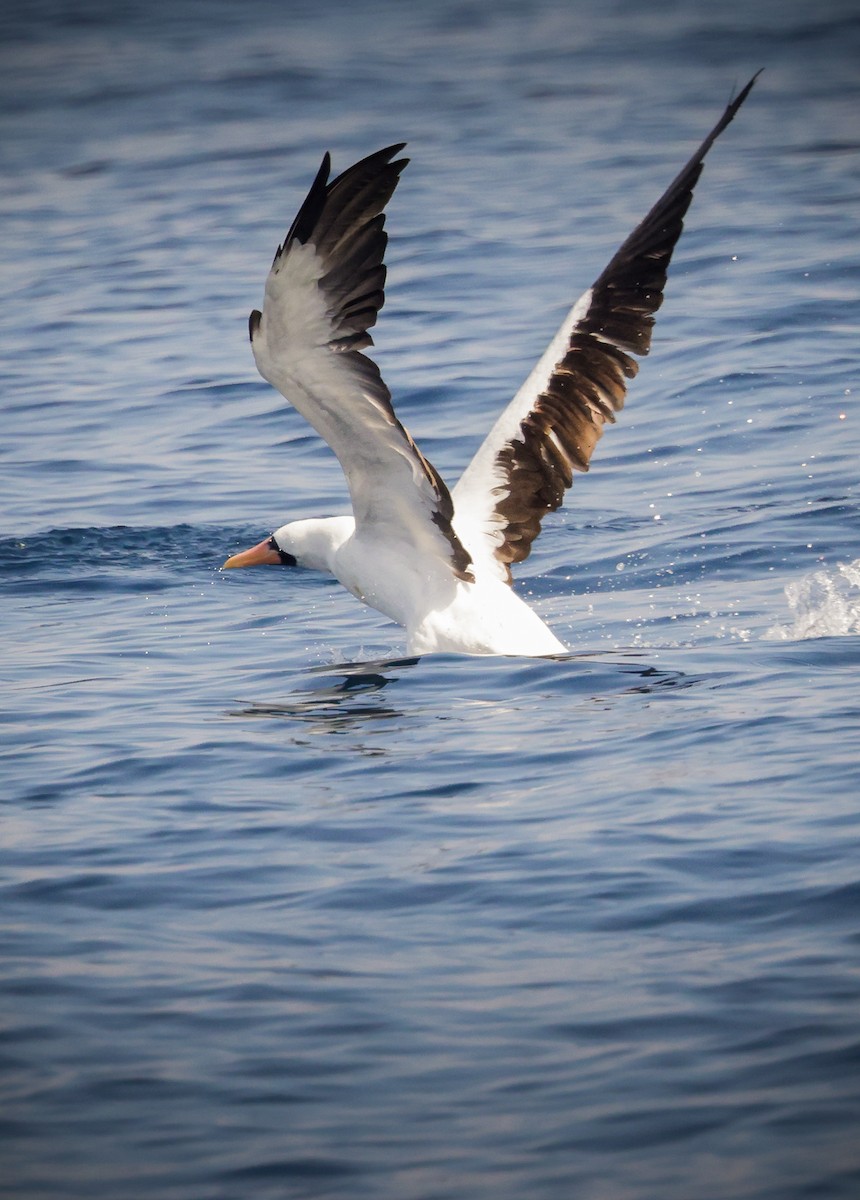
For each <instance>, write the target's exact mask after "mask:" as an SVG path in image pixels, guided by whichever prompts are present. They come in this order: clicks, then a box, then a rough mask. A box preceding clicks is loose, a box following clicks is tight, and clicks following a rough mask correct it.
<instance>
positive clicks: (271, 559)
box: [224, 525, 299, 567]
mask: <svg viewBox="0 0 860 1200" xmlns="http://www.w3.org/2000/svg"><path fill="white" fill-rule="evenodd" d="M291 546H292V539H291V537H290V526H289V525H283V526H282V527H281V528H280V529H276V530H275V532H274V533H273V534H272V535H271V536H270V537H267V538H264V539H263V541H262V542H259V543H258V544H257V545H256V546H252V547H251V549H250V550H242V551H240V553H239V554H233V555H231V557H230V558H228V559H227V561H226V562H225V563H224V566H225V567H260V566H265V565H272V566H282V567H297V566H298V565H299V563H298V559H297V558H296V556H295V554H291V553H290V547H291Z"/></svg>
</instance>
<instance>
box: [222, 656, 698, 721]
mask: <svg viewBox="0 0 860 1200" xmlns="http://www.w3.org/2000/svg"><path fill="white" fill-rule="evenodd" d="M619 657H620V658H621V661H618V659H619ZM420 661H421V660H420V659H419V658H398V659H377V660H373V661H369V662H358V663H345V664H344V663H341V664H338V665H336V666H334V665H327V666H323V667H310V668H308V669H307V670H306V671H304V672H303V673H302V675H301V676H300V678H299V682H298V684H297V686H295V687H294V688H293V689H292V690H291V691H290V692H289V694H288V695H287V697H286V699H285V700H283V701H274V700H266V701H250V702H248V703H245V704H243V705H242V707H238V708H235V709H233V710H231V711H230V712H229V713H228V714H227V715H228V716H231V717H240V718H252V719H253V718H268V719H269V720H281V721H285V722H288V723H289V722H300V723H301V724H302V725H303V727H304V729H305V730H306V732H308V733H323V734H329V733H346V732H350V731H352V732H355V731H357V730H361V731H365V732H366V731H367V730H368V729H370V728H373V727H381V726H382V725H384V724H385V723H388V724H387V728H388V729H389V730H391V728H392V726H391V723H392V722H395V723H396V722H397V721H401V722H406V721H407V720H411V719H418V720H421V719H422V717H426V716H427V714H428V712H430V711H434V712H436V711H438V708H439V704H440V699H441V701H442V703H443V706H444V707H445V709H446V711H447V710H448V708H449V705H450V702H451V698H452V696H453V695H456V696H457V697H458V698H459V700H460V702H461V704H462V705H463V706H465V707H468V706H469V705H470V704H472V705H480V706H481V707H485V706H486V705H488V704H490V705H493V704H495V705H497V706H503V707H505V708H506V709H510V708H512V707H513V708H527V709H530V708H532V707H533V706H534V704H535V703H536V700H535V696H536V695H539V696H540V697H541V700H540V703H546V701H547V698H548V696H549V695H550V694H552V693H554V694H555V695H556V699H557V701H558V702H559V703H562V704H565V705H569V704H571V703H572V704H576V703H586V704H590V703H603V704H606V703H609V704H612V703H614V702H615V700H617V699H619V698H620V697H622V696H629V695H632V694H640V695H649V694H655V693H660V692H665V691H671V690H674V689H676V688H689V687H693V686H696V684H697V683H699V682H701V677H700V676H691V675H686V674H685V673H684V672H681V671H677V670H667V669H665V668H657V667H654V666H653V665H649V664H648V663H646V662H631V661H630V654H629V652H625V653H624V654H623V655H620V654H618V653H617V652H616V653H612V652H610V654H608V655H600V656H599V657H597V656H595V655H594V654H593V653H592V654H588V653H580V654H570V655H567V656H561V655H555V656H553V657H552V658H543V659H521V658H503V657H498V658H491V659H483V660H481V666H482V667H483V669H484V673H483V674H481V673H479V672H478V671H477V670H476V669H475V667H474V660H473V659H468V658H460V657H459V656H456V655H452V656H444V657H443V656H432V659H431V661H433V662H434V665H435V669H433V670H431V671H430V672H429V675H427V676H423V675H422V679H421V685H422V686H421V688H420V690H419V694H417V695H416V693H415V691H414V689H408V690H407V691H403V690H401V689H399V688H395V689H391V687H390V685H391V684H395V683H398V682H399V681H401V680H402V678H403V676H404V674H405V673H406V672H408V671H411V670H412V668H413V667H415V666H417V664H418V663H419V662H420ZM467 668H468V669H467ZM488 670H489V671H492V672H494V673H495V674H494V678H493V682H492V685H490V683H489V680H488V679H487V675H486V672H487V671H488ZM464 671H465V674H464V673H463V672H464ZM548 688H549V691H548V690H547V689H548ZM395 694H399V695H400V696H401V704H400V706H397V705H395V704H394V703H393V700H394V696H395ZM407 695H408V697H409V698H408V700H407V699H406V696H407Z"/></svg>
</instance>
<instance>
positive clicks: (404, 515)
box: [224, 76, 757, 656]
mask: <svg viewBox="0 0 860 1200" xmlns="http://www.w3.org/2000/svg"><path fill="white" fill-rule="evenodd" d="M756 78H757V76H753V78H752V79H751V80H750V82H749V83H748V84H747V85H746V87H745V88H744V89H743V91H741V92H740V93H739V95H738V96H737V97H736V98H735V99H734V100H733V101H732V102H731V103H730V104H729V105H728V107H727V108H726V110H725V112H724V113H723V115H722V116H721V117H720V119H719V121H717V123H716V125H715V126H714V128H713V129H712V130H711V132H710V133H709V134H708V136H707V137H706V138H705V140H704V141H703V142H702V144H701V145H700V146H699V148H698V150H696V152H695V154H693V156H692V158H691V159H690V160H689V162H688V163H687V164H686V166H685V167H684V168H683V170H682V171H681V172H680V173H679V174H678V176H677V177H676V178H675V180H674V181H673V182H672V183H671V184H670V185H669V187H668V188H667V189H666V191H665V192H664V194H663V195H662V196H661V197H660V199H659V200H658V201H657V203H656V204H655V205H654V207H653V208H652V209H651V211H650V212H649V213H648V215H647V216H646V217H645V219H644V220H643V221H642V222H641V223H640V224H639V225H637V227H636V228H635V229H634V230H633V232H632V233H631V234H630V236H629V237H628V238H627V240H626V241H625V242H624V244H623V245H622V246H621V248H620V250H619V251H618V252H617V254H615V256H614V257H613V258H612V260H611V261H610V263H609V265H608V266H607V267H606V269H605V270H604V271H603V272H602V274H601V275H600V276H599V277H598V278H597V279H596V280H595V282H594V283H593V284H592V286H591V287H590V288H589V289H588V291H587V292H586V293H585V294H584V295H583V296H582V297H581V298H580V299H579V300H578V301H577V302H576V304H574V306H573V308H572V309H571V310H570V312H569V313H568V315H567V317H566V318H565V319H564V321H563V323H562V325H561V328H560V329H559V331H558V333H556V335H555V337H554V338H553V339H552V341H551V342H550V344H549V346H548V347H547V349H546V351H545V353H544V354H543V356H542V357H541V359H540V360H539V362H538V363H537V365H536V366H535V367H534V369H533V370H532V372H531V374H530V375H529V376H528V378H527V379H526V381H525V383H524V384H523V385H522V387H521V388H520V390H519V391H518V392H517V394H516V395H515V396H514V398H513V400H512V401H511V402H510V404H508V406H507V407H506V408H505V409H504V411H503V412H502V414H501V416H500V417H499V419H498V420H497V421H496V423H495V425H494V426H493V427H492V429H491V430H490V432H489V434H488V435H487V437H486V439H485V441H484V442H483V444H482V445H481V447H480V448H479V450H478V452H477V454H476V455H475V457H474V458H473V459H472V461H471V463H470V464H469V466H468V467H467V468H466V470H465V472H464V473H463V475H462V477H461V479H460V481H459V482H458V483H457V485H456V487H455V488H454V489H453V491H449V490H448V488H447V487H446V486H445V482H444V480H443V479H442V477H441V476H440V474H439V472H438V471H437V470H436V469H435V468H434V467H433V466H432V465H431V464H430V463H429V462H428V461H427V459H426V458H425V457H424V455H423V454H422V453H421V451H420V450H419V449H418V447H417V445H416V444H415V442H414V441H413V439H412V438H411V437H410V435H409V433H408V432H407V430H406V429H405V428H404V426H403V425H402V424H401V423H400V421H399V420H398V419H397V416H396V414H395V412H394V408H393V407H392V403H391V393H390V392H389V390H388V388H387V387H386V385H385V383H384V382H383V380H382V376H381V375H380V372H379V369H378V367H377V366H376V364H375V363H374V362H373V360H372V359H371V358H369V357H368V356H367V355H366V354H365V353H364V351H365V350H366V349H367V348H368V347H369V346H372V345H373V341H372V338H371V336H370V334H369V333H368V330H369V329H370V328H371V327H372V326H373V325H375V324H376V319H377V314H378V313H379V310H380V309H381V308H382V305H383V302H384V285H385V266H384V264H383V257H384V253H385V247H386V243H387V240H388V237H387V234H386V233H385V230H384V225H385V214H384V209H385V206H386V204H387V203H388V201H389V200H390V198H391V196H392V194H393V192H394V189H395V187H396V186H397V183H398V180H399V177H400V173H401V171H402V170H403V168H404V167H405V166H406V163H407V162H408V159H405V158H396V157H395V156H396V155H397V154H399V153H400V151H401V150H402V149H403V148H404V146H405V143H399V144H397V145H394V146H388V147H386V148H385V149H384V150H379V151H377V153H375V154H371V155H369V156H368V157H367V158H364V159H362V160H361V162H358V163H356V164H355V165H354V166H352V167H350V168H349V169H348V170H346V171H344V172H343V174H342V175H339V176H338V177H337V178H336V179H334V180H332V181H331V182H329V174H330V171H331V159H330V157H329V155H328V154H326V155H325V156H324V158H323V160H322V165H321V167H320V169H319V172H318V174H317V176H316V178H315V180H314V182H313V184H312V186H311V189H310V191H309V192H308V195H307V198H306V199H305V201H304V203H303V204H302V206H301V208H300V209H299V212H298V215H297V216H296V219H295V220H294V221H293V223H292V225H291V226H290V229H289V232H288V233H287V236H286V238H285V239H284V242H283V245H281V246H279V247H278V250H277V253H276V254H275V258H274V261H273V263H272V267H271V270H270V271H269V275H268V278H267V280H266V288H265V298H264V302H263V310H262V312H260V311H258V310H256V309H255V310H254V311H253V312H252V313H251V317H250V323H249V329H250V335H251V345H252V348H253V352H254V358H255V360H256V363H257V367H258V369H259V372H260V374H261V375H262V376H263V378H264V379H266V380H268V382H269V383H271V384H272V385H273V386H274V387H275V388H277V389H278V391H280V392H281V393H282V394H283V395H284V396H285V397H286V398H287V399H288V400H289V401H290V403H291V404H292V405H293V406H294V407H295V408H297V409H298V411H299V412H300V413H301V414H302V416H303V417H304V418H305V420H307V421H308V422H310V424H311V425H312V426H313V428H314V429H315V430H316V431H317V433H318V434H319V435H320V436H321V437H322V438H324V439H325V441H326V442H328V444H329V446H330V447H331V449H332V450H333V451H334V453H335V454H336V455H337V458H338V460H339V461H340V465H341V467H342V468H343V472H344V475H345V476H346V481H347V484H348V487H349V494H350V498H351V500H352V515H351V516H337V517H323V518H319V519H313V520H304V521H291V522H289V523H288V524H286V525H283V526H281V528H280V529H276V530H275V532H274V533H273V534H272V535H271V536H270V537H267V538H266V539H264V540H263V541H262V542H260V544H259V545H257V546H254V547H252V548H251V549H250V550H245V551H244V552H243V553H240V554H234V555H233V556H232V557H231V558H228V559H227V561H226V562H225V563H224V566H225V567H248V566H254V565H256V564H260V563H272V564H283V565H285V566H290V567H310V568H312V569H314V570H319V571H326V572H328V573H329V574H330V575H333V576H334V577H335V578H336V579H338V580H339V581H340V583H342V584H343V586H344V587H346V588H348V590H349V591H350V592H352V594H353V595H354V596H357V597H358V599H359V600H362V601H363V602H364V603H365V604H369V605H370V606H371V608H375V609H378V610H379V611H380V612H382V613H384V614H385V615H386V616H387V617H389V618H391V620H393V621H396V622H397V623H398V624H399V625H402V626H404V627H405V629H406V636H407V652H408V653H409V654H415V655H418V654H424V653H429V652H432V651H451V652H459V653H465V654H510V655H529V656H537V655H552V654H563V653H565V652H566V647H565V646H564V645H563V644H562V643H561V642H560V641H559V639H558V638H557V637H556V636H555V634H554V633H552V631H551V630H550V629H549V628H548V627H547V626H546V625H545V624H544V622H543V621H542V620H541V619H540V618H539V617H538V616H537V614H536V613H535V612H533V611H532V609H531V608H529V606H528V605H527V604H526V603H525V602H524V601H523V600H522V599H520V597H519V596H518V595H517V594H516V593H515V592H514V590H513V588H512V586H511V564H512V563H520V562H522V561H523V560H524V559H525V558H527V557H528V555H529V552H530V550H531V545H532V542H533V541H534V539H535V538H536V537H537V535H538V533H539V532H540V527H541V521H542V520H543V518H544V517H545V516H546V514H547V513H548V512H552V511H554V510H555V509H557V508H558V507H559V505H560V504H561V502H562V499H563V496H564V493H565V490H566V489H567V488H569V487H570V485H571V482H572V479H573V472H574V471H587V470H588V466H589V462H590V460H591V455H592V451H593V450H594V447H595V445H596V444H597V441H598V439H599V438H600V436H601V434H602V433H603V426H604V424H605V423H606V422H607V421H609V422H614V421H615V414H616V413H617V412H619V411H620V409H621V408H622V406H623V404H624V396H625V392H626V389H627V381H628V380H629V379H632V378H633V377H634V376H635V374H636V372H637V370H638V364H637V363H636V361H635V360H634V359H633V358H632V357H631V355H637V356H644V355H646V354H647V353H648V351H649V349H650V345H651V330H652V328H653V325H654V313H655V312H656V311H657V309H658V308H659V307H660V305H661V303H662V301H663V288H664V286H665V283H666V271H667V268H668V266H669V262H670V259H671V257H672V251H673V250H674V247H675V243H676V242H677V241H678V238H679V237H680V234H681V230H682V228H683V218H684V215H685V213H686V211H687V209H688V207H689V205H690V202H691V200H692V198H693V188H694V187H695V185H696V182H697V181H698V178H699V176H700V174H701V172H702V165H703V161H704V158H705V155H706V154H707V153H708V151H709V150H710V148H711V146H712V145H713V143H714V141H715V139H716V138H717V137H718V136H719V135H720V134H721V133H722V131H723V130H724V129H725V128H726V126H727V125H728V124H729V122H730V121H731V120H732V119H733V117H734V116H735V114H736V113H737V111H738V109H739V108H740V106H741V105H742V104H743V102H744V100H746V98H747V96H748V94H749V92H750V89H751V88H752V86H753V84H754V82H755V79H756Z"/></svg>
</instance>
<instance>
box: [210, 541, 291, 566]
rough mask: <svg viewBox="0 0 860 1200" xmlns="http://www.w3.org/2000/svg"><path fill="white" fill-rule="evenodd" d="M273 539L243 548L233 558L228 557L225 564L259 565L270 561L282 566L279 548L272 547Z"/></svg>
mask: <svg viewBox="0 0 860 1200" xmlns="http://www.w3.org/2000/svg"><path fill="white" fill-rule="evenodd" d="M271 540H272V539H271V538H266V540H265V541H264V542H260V544H259V545H258V546H252V547H251V549H250V550H243V551H242V552H241V553H240V554H234V555H233V556H232V557H231V558H228V559H227V561H226V562H225V563H224V566H225V567H259V566H262V565H263V564H269V563H271V564H273V565H277V566H280V564H281V556H280V555H279V554H278V552H277V550H273V549H272V546H271ZM222 569H223V568H222Z"/></svg>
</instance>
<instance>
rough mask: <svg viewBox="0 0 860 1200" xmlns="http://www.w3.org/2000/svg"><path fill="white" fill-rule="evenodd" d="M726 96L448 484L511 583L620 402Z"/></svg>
mask: <svg viewBox="0 0 860 1200" xmlns="http://www.w3.org/2000/svg"><path fill="white" fill-rule="evenodd" d="M756 78H757V75H756V76H753V78H752V79H751V80H750V81H749V83H748V84H747V85H746V87H745V88H744V89H743V90H742V91H741V92H740V93H739V94H738V96H737V97H736V98H735V99H734V100H733V101H732V102H731V103H730V104H729V105H728V107H727V108H726V110H725V112H724V113H723V115H722V116H721V117H720V119H719V121H718V122H717V123H716V125H715V126H714V128H713V129H712V130H711V132H710V133H709V134H708V136H707V137H706V138H705V140H704V141H703V142H702V144H701V146H699V148H698V150H696V152H695V154H694V155H693V156H692V158H691V159H690V160H689V162H688V163H687V165H686V166H685V167H684V168H683V170H682V171H681V172H680V173H679V174H678V176H677V177H676V178H675V180H674V181H673V182H672V183H671V184H670V185H669V187H668V188H667V189H666V191H665V192H664V194H663V195H662V196H661V197H660V199H659V200H658V201H657V203H656V204H655V205H654V207H653V208H652V209H651V211H650V212H649V213H648V215H647V216H646V217H645V219H644V220H643V221H642V222H641V223H640V224H639V225H638V226H637V227H636V228H635V229H634V230H633V232H632V233H631V234H630V236H629V237H628V238H627V240H626V241H625V242H624V244H623V246H622V247H621V249H620V250H619V251H618V253H617V254H616V255H615V256H614V257H613V259H612V261H611V262H610V263H609V265H608V266H607V267H606V269H605V270H604V271H603V272H602V274H601V275H600V276H599V277H598V279H597V280H596V281H595V282H594V284H593V285H592V287H591V288H590V289H589V290H588V291H587V292H586V293H585V294H584V295H583V296H582V297H581V298H580V299H579V300H578V301H577V302H576V304H575V305H574V306H573V308H572V309H571V310H570V312H569V313H568V315H567V317H566V319H565V321H564V322H563V324H562V326H561V328H560V329H559V331H558V333H557V334H556V335H555V337H554V338H553V340H552V342H551V343H550V345H549V346H548V348H547V350H546V351H545V353H544V354H543V356H542V357H541V359H540V361H539V362H538V363H537V365H536V366H535V368H534V370H533V371H532V372H531V374H530V375H529V377H528V379H527V380H526V381H525V383H524V384H523V386H522V387H521V388H520V390H519V391H518V392H517V394H516V396H515V397H514V399H513V400H512V401H511V403H510V404H509V405H508V406H507V408H506V409H505V410H504V411H503V413H502V415H501V416H500V417H499V419H498V421H497V422H496V424H495V425H494V426H493V428H492V429H491V431H490V433H489V434H488V436H487V438H486V440H485V441H484V442H483V443H482V445H481V446H480V448H479V450H478V452H477V454H476V455H475V457H474V459H473V460H472V462H471V463H470V464H469V466H468V467H467V468H466V470H465V472H464V473H463V476H462V478H461V479H460V481H459V483H458V484H457V486H456V487H455V488H454V492H453V497H454V506H455V512H456V524H457V530H458V532H459V534H460V536H461V537H462V538H463V539H464V541H465V542H466V544H467V546H468V547H469V549H470V551H471V553H472V555H473V556H476V558H477V557H478V556H480V560H481V565H482V566H485V567H486V566H490V567H491V569H493V570H495V572H496V574H497V575H498V576H499V577H500V578H503V579H506V580H507V581H508V582H510V580H511V572H510V564H511V563H515V562H522V560H523V559H525V558H527V557H528V555H529V552H530V550H531V545H532V542H533V541H534V539H535V538H536V537H537V535H538V533H539V532H540V526H541V521H542V520H543V518H544V516H545V515H546V514H547V513H548V512H552V511H554V510H555V509H556V508H558V507H559V505H560V504H561V502H562V499H563V496H564V493H565V490H566V489H567V488H569V487H570V485H571V482H572V479H573V472H574V471H587V470H588V466H589V462H590V460H591V455H592V451H593V450H594V447H595V445H596V444H597V441H598V439H599V438H600V436H601V434H602V433H603V426H604V424H605V423H606V422H607V421H610V422H614V420H615V414H616V413H617V412H619V411H620V409H621V408H622V407H623V404H624V397H625V393H626V390H627V380H628V379H632V378H633V377H634V376H635V374H636V372H637V371H638V369H639V367H638V364H637V363H636V361H635V360H634V359H633V358H631V355H632V354H636V355H640V356H641V355H645V354H647V353H648V351H649V349H650V346H651V330H652V328H653V326H654V313H655V312H656V311H657V309H658V308H659V307H660V305H661V304H662V302H663V288H664V286H665V283H666V271H667V268H668V266H669V261H670V259H671V257H672V251H673V250H674V248H675V244H676V242H677V241H678V238H679V237H680V235H681V230H682V229H683V220H684V214H685V213H686V211H687V209H688V208H689V206H690V201H691V200H692V198H693V188H694V187H695V185H696V182H697V180H698V178H699V176H700V175H701V173H702V166H703V162H704V158H705V155H706V154H707V153H708V151H709V150H710V148H711V146H712V145H713V143H714V141H715V139H716V138H717V137H718V136H719V135H720V134H721V133H722V131H723V130H724V129H725V128H726V126H727V125H728V124H729V122H730V121H731V120H732V118H733V117H734V116H735V113H737V111H738V109H739V108H740V106H741V105H742V104H743V102H744V100H746V98H747V96H748V95H749V92H750V89H751V88H752V86H753V84H754V83H755V80H756Z"/></svg>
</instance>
